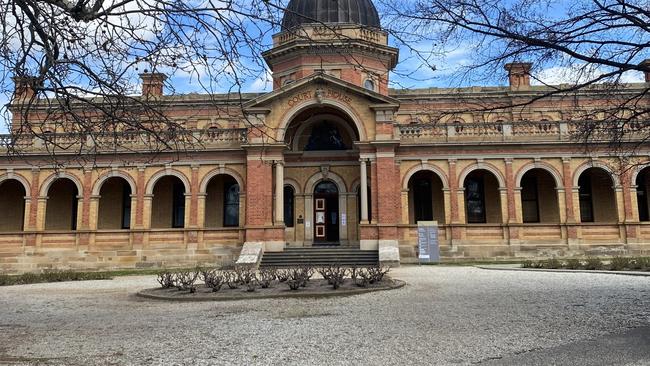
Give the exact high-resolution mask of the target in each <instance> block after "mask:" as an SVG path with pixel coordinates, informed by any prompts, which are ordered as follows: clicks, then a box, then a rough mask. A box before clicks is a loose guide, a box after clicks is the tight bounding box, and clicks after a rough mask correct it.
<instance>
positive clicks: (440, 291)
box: [0, 266, 650, 365]
mask: <svg viewBox="0 0 650 366" xmlns="http://www.w3.org/2000/svg"><path fill="white" fill-rule="evenodd" d="M392 275H393V277H395V278H399V279H402V280H405V281H407V283H408V285H407V286H406V287H405V288H402V289H399V290H395V291H388V292H380V293H372V294H365V295H359V296H352V297H343V298H324V299H281V300H280V299H278V300H256V301H253V302H243V301H235V302H227V303H168V302H159V301H152V300H145V299H140V298H137V297H136V296H134V295H133V294H134V293H135V292H137V291H138V290H141V289H143V288H149V287H153V286H154V285H155V279H154V277H151V276H146V277H121V278H117V279H116V280H113V281H92V282H74V283H55V284H39V285H28V286H15V287H0V314H1V318H0V365H141V364H147V365H225V364H241V365H256V364H259V365H268V364H282V365H286V364H290V365H346V364H353V365H380V364H381V365H396V364H436V365H447V364H450V365H458V364H460V365H463V364H487V365H504V364H506V365H522V364H526V365H528V364H531V365H537V364H538V365H549V364H557V365H562V364H567V365H576V364H577V365H579V364H585V365H599V364H602V365H616V364H618V365H650V277H628V276H614V275H599V274H576V273H568V274H564V273H531V272H508V271H488V270H481V269H477V268H471V267H430V266H425V267H417V266H405V267H402V268H399V269H396V270H394V271H393V273H392Z"/></svg>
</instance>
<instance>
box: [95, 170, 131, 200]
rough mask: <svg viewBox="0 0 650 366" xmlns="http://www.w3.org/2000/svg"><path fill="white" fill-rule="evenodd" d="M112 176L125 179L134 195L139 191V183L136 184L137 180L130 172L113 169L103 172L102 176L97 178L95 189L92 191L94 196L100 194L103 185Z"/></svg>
mask: <svg viewBox="0 0 650 366" xmlns="http://www.w3.org/2000/svg"><path fill="white" fill-rule="evenodd" d="M111 178H122V179H124V180H125V181H126V182H127V183H128V184H129V186H130V187H131V194H133V195H134V194H136V193H137V185H136V184H135V180H134V179H133V177H132V176H131V175H130V174H129V173H127V172H125V171H121V170H111V171H109V172H106V173H104V174H102V175H101V176H99V178H97V180H96V181H95V185H94V186H93V191H92V194H93V196H99V194H100V192H101V190H102V186H103V185H104V183H106V181H107V180H109V179H111Z"/></svg>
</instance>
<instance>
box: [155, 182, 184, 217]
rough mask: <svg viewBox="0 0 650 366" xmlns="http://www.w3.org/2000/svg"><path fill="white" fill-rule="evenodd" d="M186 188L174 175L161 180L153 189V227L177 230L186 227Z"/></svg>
mask: <svg viewBox="0 0 650 366" xmlns="http://www.w3.org/2000/svg"><path fill="white" fill-rule="evenodd" d="M185 194H186V192H185V186H184V184H183V181H181V180H180V179H179V178H178V177H176V176H173V175H168V176H164V177H162V178H160V179H159V180H158V181H157V182H156V184H155V186H154V188H153V202H152V206H151V227H152V228H154V229H172V228H174V229H177V228H183V227H185Z"/></svg>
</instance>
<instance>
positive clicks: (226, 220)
mask: <svg viewBox="0 0 650 366" xmlns="http://www.w3.org/2000/svg"><path fill="white" fill-rule="evenodd" d="M223 226H224V227H238V226H239V184H237V182H236V181H234V180H231V181H229V182H226V184H225V185H224V199H223Z"/></svg>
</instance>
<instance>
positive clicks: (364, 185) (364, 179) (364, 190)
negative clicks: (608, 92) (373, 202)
mask: <svg viewBox="0 0 650 366" xmlns="http://www.w3.org/2000/svg"><path fill="white" fill-rule="evenodd" d="M360 188H361V223H362V224H367V223H368V170H367V163H366V160H365V159H361V187H360Z"/></svg>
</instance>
